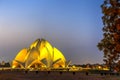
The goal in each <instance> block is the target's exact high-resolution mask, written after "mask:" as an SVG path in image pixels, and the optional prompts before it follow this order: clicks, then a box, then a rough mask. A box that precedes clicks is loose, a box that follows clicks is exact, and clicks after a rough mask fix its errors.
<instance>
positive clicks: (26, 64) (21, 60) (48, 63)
mask: <svg viewBox="0 0 120 80" xmlns="http://www.w3.org/2000/svg"><path fill="white" fill-rule="evenodd" d="M66 66H67V65H66V59H65V57H64V55H63V54H62V53H61V52H60V51H59V50H58V49H57V48H55V47H53V46H52V45H51V44H50V43H49V42H48V41H46V40H44V39H37V40H36V41H35V42H33V43H32V44H31V45H30V47H29V48H24V49H22V50H21V51H20V52H19V53H18V54H17V55H16V57H15V59H14V60H13V62H12V68H25V69H26V68H42V67H43V68H59V67H62V68H64V67H66Z"/></svg>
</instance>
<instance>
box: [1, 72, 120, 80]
mask: <svg viewBox="0 0 120 80" xmlns="http://www.w3.org/2000/svg"><path fill="white" fill-rule="evenodd" d="M0 80H120V75H110V74H107V75H104V74H102V75H101V74H91V73H88V75H87V74H86V72H64V71H38V72H37V71H28V72H25V71H0Z"/></svg>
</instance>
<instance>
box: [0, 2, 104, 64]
mask: <svg viewBox="0 0 120 80" xmlns="http://www.w3.org/2000/svg"><path fill="white" fill-rule="evenodd" d="M102 3H103V0H0V58H1V59H3V58H4V59H6V60H12V59H13V58H14V57H15V56H16V54H17V53H18V52H19V51H20V50H21V49H22V48H25V47H29V45H30V44H31V43H32V42H33V41H35V40H36V39H38V38H45V39H46V40H48V41H49V42H50V43H51V44H52V45H53V46H55V47H57V48H58V49H59V50H60V51H61V52H62V53H63V54H64V55H65V57H66V58H67V60H71V61H72V63H73V64H83V63H103V61H102V59H103V54H102V52H100V51H99V50H98V49H97V47H96V45H97V43H98V42H99V41H100V40H101V39H102V27H103V24H102V19H101V16H102V11H101V7H100V5H101V4H102Z"/></svg>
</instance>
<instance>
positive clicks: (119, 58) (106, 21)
mask: <svg viewBox="0 0 120 80" xmlns="http://www.w3.org/2000/svg"><path fill="white" fill-rule="evenodd" d="M101 8H102V13H103V17H102V20H103V25H104V27H103V29H102V30H103V39H102V40H101V41H100V42H99V43H98V45H97V46H98V48H99V50H101V51H103V52H104V62H105V63H106V64H107V65H108V67H110V69H115V67H116V66H117V67H118V66H119V67H120V0H104V3H103V4H102V5H101ZM114 64H116V65H114ZM118 71H120V68H119V70H118Z"/></svg>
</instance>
